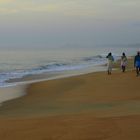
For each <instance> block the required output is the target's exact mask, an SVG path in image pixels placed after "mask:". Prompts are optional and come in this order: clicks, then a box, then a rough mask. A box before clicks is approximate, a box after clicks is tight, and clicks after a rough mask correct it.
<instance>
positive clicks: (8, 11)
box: [0, 8, 18, 15]
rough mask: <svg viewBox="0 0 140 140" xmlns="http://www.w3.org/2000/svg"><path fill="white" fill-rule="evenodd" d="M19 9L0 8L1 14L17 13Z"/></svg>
mask: <svg viewBox="0 0 140 140" xmlns="http://www.w3.org/2000/svg"><path fill="white" fill-rule="evenodd" d="M17 12H18V10H17V9H9V8H0V15H3V14H4V15H5V14H14V13H17Z"/></svg>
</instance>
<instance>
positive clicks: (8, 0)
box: [0, 0, 15, 4]
mask: <svg viewBox="0 0 140 140" xmlns="http://www.w3.org/2000/svg"><path fill="white" fill-rule="evenodd" d="M14 1H15V0H0V4H8V3H12V2H14Z"/></svg>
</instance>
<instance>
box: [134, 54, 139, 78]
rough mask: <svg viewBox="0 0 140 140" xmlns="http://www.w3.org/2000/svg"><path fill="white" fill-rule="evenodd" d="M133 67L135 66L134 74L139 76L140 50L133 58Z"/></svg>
mask: <svg viewBox="0 0 140 140" xmlns="http://www.w3.org/2000/svg"><path fill="white" fill-rule="evenodd" d="M134 67H135V68H136V74H137V76H139V73H140V52H138V53H137V55H136V56H135V59H134Z"/></svg>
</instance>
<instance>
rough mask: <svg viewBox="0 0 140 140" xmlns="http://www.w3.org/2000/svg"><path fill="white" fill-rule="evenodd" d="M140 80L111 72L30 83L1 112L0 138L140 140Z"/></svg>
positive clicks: (132, 72) (132, 76)
mask: <svg viewBox="0 0 140 140" xmlns="http://www.w3.org/2000/svg"><path fill="white" fill-rule="evenodd" d="M139 82H140V79H139V77H136V76H135V72H134V71H127V72H126V73H122V72H120V71H115V72H114V73H113V74H112V75H111V76H108V75H107V74H106V73H105V72H95V73H90V74H84V75H79V76H73V77H68V78H61V79H55V80H50V81H43V82H38V83H33V84H30V85H29V86H28V87H27V93H28V94H27V95H26V96H23V97H21V98H19V99H14V100H11V101H8V102H5V103H4V104H3V106H2V107H1V108H0V123H1V125H0V137H1V139H5V140H19V139H20V140H27V139H34V140H42V139H46V140H50V139H52V140H58V139H60V140H66V139H67V140H73V139H79V140H87V139H89V140H93V139H98V140H105V139H108V140H118V139H119V140H124V139H127V140H132V139H133V140H138V139H139V138H140V133H139V131H140V127H139V123H140V94H139V90H140V87H139ZM13 126H14V127H13Z"/></svg>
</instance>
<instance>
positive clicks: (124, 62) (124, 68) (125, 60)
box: [121, 53, 127, 72]
mask: <svg viewBox="0 0 140 140" xmlns="http://www.w3.org/2000/svg"><path fill="white" fill-rule="evenodd" d="M126 65H127V57H126V55H125V53H123V54H122V57H121V69H122V72H125V70H126Z"/></svg>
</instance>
